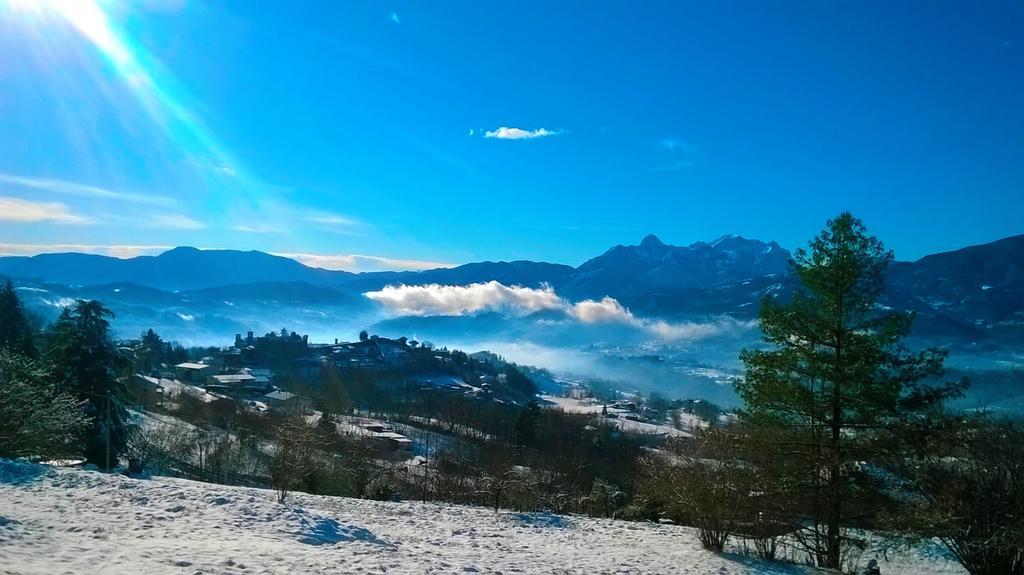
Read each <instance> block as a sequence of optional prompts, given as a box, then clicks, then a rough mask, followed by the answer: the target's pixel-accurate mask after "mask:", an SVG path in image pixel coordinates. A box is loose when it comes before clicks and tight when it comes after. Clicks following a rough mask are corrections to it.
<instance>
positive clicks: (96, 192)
mask: <svg viewBox="0 0 1024 575" xmlns="http://www.w3.org/2000/svg"><path fill="white" fill-rule="evenodd" d="M0 183H4V184H10V185H13V186H19V187H22V188H32V189H36V190H44V191H47V192H51V193H54V194H65V195H71V196H84V197H91V198H104V199H109V200H117V201H123V202H132V203H136V204H147V205H151V206H171V205H174V204H175V203H176V202H175V201H174V199H172V198H168V197H165V196H159V195H155V194H132V193H127V192H119V191H114V190H109V189H106V188H101V187H99V186H90V185H87V184H79V183H76V182H69V181H67V180H58V179H56V178H34V177H28V176H18V175H14V174H0Z"/></svg>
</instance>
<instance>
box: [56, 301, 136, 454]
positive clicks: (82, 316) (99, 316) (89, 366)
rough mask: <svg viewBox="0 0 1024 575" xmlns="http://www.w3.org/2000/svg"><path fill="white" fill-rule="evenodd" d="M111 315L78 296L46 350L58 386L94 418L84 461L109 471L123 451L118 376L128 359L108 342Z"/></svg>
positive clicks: (124, 419)
mask: <svg viewBox="0 0 1024 575" xmlns="http://www.w3.org/2000/svg"><path fill="white" fill-rule="evenodd" d="M113 315H114V314H113V312H111V311H110V310H108V309H107V308H105V307H103V305H102V304H100V302H98V301H95V300H93V301H84V300H78V302H76V303H75V304H74V306H73V307H71V308H68V309H65V310H64V312H62V313H61V315H60V317H59V318H58V319H57V322H56V323H55V324H54V325H53V327H52V329H51V336H50V346H49V349H48V350H47V353H46V359H47V361H49V362H50V363H51V364H53V367H54V370H55V374H56V377H57V380H58V382H59V383H60V385H61V387H62V388H63V389H65V390H67V391H69V392H71V393H74V394H75V395H77V396H78V397H79V398H80V399H81V400H82V401H84V402H85V406H86V415H87V416H88V417H90V418H91V420H92V423H91V426H90V428H89V429H88V430H87V431H86V441H85V456H86V458H87V460H88V461H89V462H91V463H95V464H96V465H99V466H101V467H104V468H107V469H109V468H111V467H113V466H114V465H116V464H117V461H118V457H119V456H120V455H121V454H122V453H123V452H124V450H125V446H126V443H127V426H128V423H127V412H126V410H125V408H124V407H123V405H122V403H121V400H122V398H123V397H124V396H125V394H124V393H123V389H122V385H121V383H120V382H119V381H118V374H119V372H120V371H121V370H123V369H125V368H126V367H128V365H129V362H128V360H127V358H126V356H125V354H124V353H123V352H122V351H121V350H120V349H119V348H118V347H117V345H115V343H114V342H113V341H112V340H111V337H110V323H109V322H108V321H107V318H110V317H113Z"/></svg>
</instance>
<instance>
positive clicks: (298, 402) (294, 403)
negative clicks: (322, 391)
mask: <svg viewBox="0 0 1024 575" xmlns="http://www.w3.org/2000/svg"><path fill="white" fill-rule="evenodd" d="M263 401H264V402H266V404H267V405H268V406H269V407H270V409H273V410H278V411H294V412H304V411H306V409H307V408H308V407H309V400H308V399H306V398H305V397H302V396H301V395H295V394H294V393H291V392H289V391H282V390H277V391H272V392H270V393H268V394H266V395H264V396H263Z"/></svg>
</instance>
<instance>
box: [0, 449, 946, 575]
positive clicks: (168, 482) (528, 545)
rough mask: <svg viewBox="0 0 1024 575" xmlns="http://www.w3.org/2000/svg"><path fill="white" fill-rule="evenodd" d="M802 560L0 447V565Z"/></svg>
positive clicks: (595, 522) (670, 568)
mask: <svg viewBox="0 0 1024 575" xmlns="http://www.w3.org/2000/svg"><path fill="white" fill-rule="evenodd" d="M931 566H934V564H931V565H929V564H918V565H916V566H913V567H912V568H913V569H915V570H913V571H907V572H916V573H924V572H929V573H931V572H936V571H935V570H933V569H930V567H931ZM884 569H885V567H884V566H883V572H884V573H887V574H888V573H890V572H896V571H885V570H884ZM808 572H811V570H810V569H809V568H806V567H799V566H795V565H786V564H775V563H768V562H763V561H759V560H756V559H750V558H746V557H741V556H737V555H728V554H726V555H719V554H715V553H711V552H708V551H705V550H703V549H701V548H700V546H699V544H698V543H697V538H696V536H695V535H694V533H693V531H692V530H691V529H689V528H685V527H677V526H668V525H656V524H642V523H631V522H625V521H614V520H605V519H592V518H583V517H561V516H554V515H546V514H522V513H511V512H501V513H495V512H494V511H491V510H488V509H481V508H473V507H464V506H457V505H438V504H424V503H412V502H404V503H381V502H374V501H365V500H358V499H347V498H335V497H322V496H312V495H304V494H294V495H293V496H292V497H291V499H290V500H289V503H288V504H279V503H277V501H276V499H275V494H274V493H273V492H271V491H267V490H261V489H250V488H243V487H230V486H223V485H215V484H205V483H196V482H191V481H186V480H182V479H170V478H154V479H148V480H138V479H130V478H126V477H122V476H116V475H107V474H101V473H96V472H89V471H79V470H66V469H54V468H49V467H45V466H41V465H30V464H24V463H16V462H11V461H8V460H0V573H5V574H6V573H18V574H44V573H45V574H50V573H125V574H127V573H131V574H138V573H146V574H156V573H182V574H188V575H192V574H199V573H203V574H215V573H223V574H228V573H231V574H241V573H396V574H402V573H588V574H589V573H715V574H723V575H725V574H753V573H765V574H773V573H775V574H782V573H786V574H797V573H808Z"/></svg>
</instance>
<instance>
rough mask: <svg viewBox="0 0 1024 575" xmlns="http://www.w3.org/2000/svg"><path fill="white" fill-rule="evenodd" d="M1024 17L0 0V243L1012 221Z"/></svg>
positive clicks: (484, 255)
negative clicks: (837, 218) (842, 217)
mask: <svg viewBox="0 0 1024 575" xmlns="http://www.w3.org/2000/svg"><path fill="white" fill-rule="evenodd" d="M1022 30H1024V5H1022V4H1020V3H1014V2H1005V3H1002V2H984V3H973V2H960V3H946V2H921V3H903V2H872V3H861V2H857V3H854V2H820V3H808V2H772V3H754V2H714V3H708V2H701V3H696V2H694V3H685V2H644V3H635V2H628V3H627V2H623V3H595V2H578V3H576V2H573V3H570V2H510V3H502V4H497V3H490V2H393V3H389V2H369V1H366V2H361V1H352V2H321V3H314V2H288V3H284V2H269V1H268V2H257V1H252V0H248V1H239V2H205V3H197V2H187V1H184V0H148V1H139V2H130V3H129V2H114V1H110V2H103V1H100V2H97V3H95V4H92V3H90V2H89V1H88V0H78V1H75V0H68V1H66V2H61V0H49V1H47V0H0V252H2V253H9V254H10V253H36V252H39V251H54V250H69V249H75V250H79V251H96V252H100V253H113V254H115V255H131V254H135V253H150V252H154V251H159V250H160V249H162V247H163V246H174V245H194V246H198V247H207V248H236V249H259V250H263V251H269V252H274V253H283V254H294V255H295V257H297V258H299V259H301V260H303V261H306V262H309V263H313V264H318V265H325V266H329V267H344V268H347V269H356V270H361V269H377V268H381V267H385V268H396V267H397V268H417V267H430V266H433V265H436V264H438V263H463V262H468V261H476V260H484V259H491V260H498V259H524V258H525V259H534V260H547V261H556V262H563V263H569V264H573V265H576V264H578V263H580V262H581V261H583V260H584V259H586V258H588V257H591V256H593V255H596V254H598V253H600V252H602V251H604V250H605V249H607V248H608V247H610V246H612V245H615V244H619V243H624V244H630V243H637V242H638V241H639V240H640V238H641V237H642V236H643V235H645V234H647V233H655V234H657V235H658V236H659V237H661V238H662V239H663V240H664V241H666V242H669V243H676V244H685V243H690V242H693V241H698V240H710V239H713V238H715V237H717V236H720V235H723V234H727V233H737V234H741V235H744V236H747V237H756V238H761V239H765V240H769V239H774V240H776V241H779V242H780V243H782V244H783V245H784V246H786V247H790V248H792V247H796V246H798V245H802V244H804V243H805V242H806V241H807V240H808V239H809V238H810V237H811V236H812V235H813V234H814V233H815V232H816V231H817V230H819V229H820V228H821V227H822V225H823V224H824V221H825V220H826V219H827V218H828V217H830V216H833V215H835V214H836V213H838V212H839V211H841V210H844V209H849V210H852V211H853V212H854V213H855V214H856V215H858V216H859V217H861V218H862V219H864V220H865V222H866V223H867V224H868V226H869V228H870V229H871V230H872V231H873V232H875V233H876V234H877V235H879V236H880V237H881V238H882V239H883V241H885V242H886V244H887V245H888V246H890V247H891V248H893V249H894V250H895V251H896V254H897V257H900V258H902V259H913V258H917V257H919V256H921V255H924V254H927V253H930V252H934V251H941V250H947V249H955V248H957V247H961V246H963V245H967V244H972V243H981V242H985V241H990V240H993V239H997V238H999V237H1003V236H1007V235H1012V234H1019V233H1024V219H1022V218H1021V216H1020V214H1021V213H1024V33H1022ZM502 128H505V129H504V130H502ZM499 136H501V137H499ZM314 256H327V257H314ZM356 256H363V257H356ZM376 258H383V259H376Z"/></svg>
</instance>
